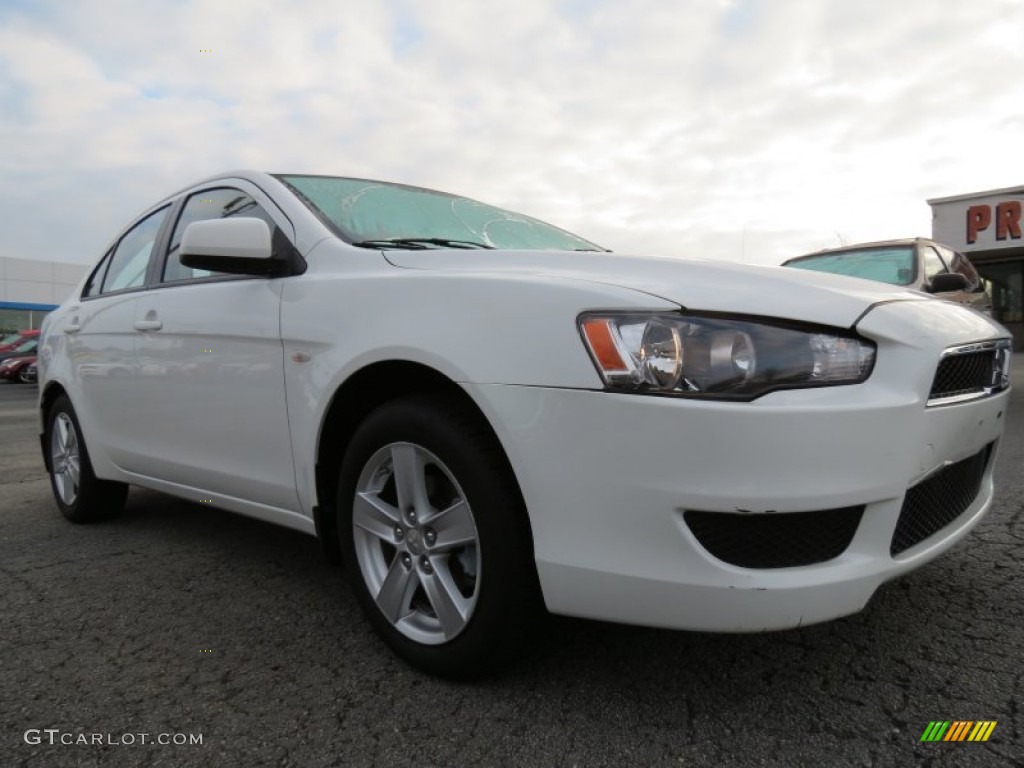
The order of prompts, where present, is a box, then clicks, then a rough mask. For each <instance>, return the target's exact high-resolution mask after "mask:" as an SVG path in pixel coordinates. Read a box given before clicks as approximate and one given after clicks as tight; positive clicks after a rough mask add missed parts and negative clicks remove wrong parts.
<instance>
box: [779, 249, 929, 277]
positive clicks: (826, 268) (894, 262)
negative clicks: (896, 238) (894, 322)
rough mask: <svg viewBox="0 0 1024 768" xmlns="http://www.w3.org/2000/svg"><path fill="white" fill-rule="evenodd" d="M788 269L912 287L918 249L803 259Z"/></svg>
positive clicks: (794, 262) (830, 255)
mask: <svg viewBox="0 0 1024 768" xmlns="http://www.w3.org/2000/svg"><path fill="white" fill-rule="evenodd" d="M784 266H787V267H796V268H797V269H810V270H813V271H815V272H831V273H832V274H835V275H849V276H850V277H862V278H864V279H865V280H875V281H877V282H880V283H889V284H890V285H910V284H911V283H912V282H914V278H915V274H914V272H915V270H914V246H913V245H900V246H889V247H885V248H865V249H863V250H854V251H839V252H837V253H823V254H821V255H819V256H803V257H801V258H799V259H794V260H793V261H789V262H786V264H785V265H784Z"/></svg>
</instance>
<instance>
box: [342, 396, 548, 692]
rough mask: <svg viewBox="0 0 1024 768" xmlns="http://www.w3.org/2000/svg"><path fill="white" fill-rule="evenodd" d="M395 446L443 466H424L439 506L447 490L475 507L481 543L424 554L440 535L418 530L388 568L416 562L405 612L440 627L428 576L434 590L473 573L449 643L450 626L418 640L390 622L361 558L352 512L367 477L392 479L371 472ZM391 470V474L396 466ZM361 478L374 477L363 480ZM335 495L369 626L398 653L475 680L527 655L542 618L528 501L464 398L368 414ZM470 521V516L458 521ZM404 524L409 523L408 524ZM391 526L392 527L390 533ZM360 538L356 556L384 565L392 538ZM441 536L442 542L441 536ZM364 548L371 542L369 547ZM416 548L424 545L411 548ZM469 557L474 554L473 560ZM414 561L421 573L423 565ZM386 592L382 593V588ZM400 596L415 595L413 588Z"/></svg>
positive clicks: (404, 402)
mask: <svg viewBox="0 0 1024 768" xmlns="http://www.w3.org/2000/svg"><path fill="white" fill-rule="evenodd" d="M396 443H401V444H409V445H412V446H413V449H411V450H420V451H425V452H428V453H429V454H432V455H433V457H434V458H436V459H437V460H438V461H439V462H440V463H441V467H442V468H441V469H439V468H438V466H436V465H432V464H427V465H426V468H425V469H424V471H423V473H422V474H423V475H424V477H426V478H427V480H426V485H425V487H431V488H433V489H434V490H433V491H431V492H430V493H433V494H434V495H435V496H436V497H437V498H438V499H440V498H442V497H443V495H444V492H443V491H439V490H437V489H438V488H439V487H441V486H442V485H444V486H445V487H446V488H448V489H449V490H451V491H452V492H453V494H454V495H452V496H448V497H446V498H448V499H459V498H462V499H463V500H464V501H465V502H467V503H468V506H469V515H468V516H471V518H472V520H473V524H474V525H475V534H476V539H475V543H474V544H473V545H470V546H469V549H463V550H462V551H461V552H459V551H457V552H454V553H449V554H444V553H436V552H435V551H432V550H431V549H430V547H424V544H425V543H426V542H428V539H429V537H430V536H431V534H434V532H433V531H432V530H430V529H429V527H424V528H421V529H418V530H419V533H417V534H413V533H412V531H413V527H414V526H413V527H410V528H408V534H407V535H406V536H404V543H403V544H401V545H399V544H395V545H394V546H395V547H398V546H402V547H407V549H406V550H405V551H404V553H402V552H400V551H399V550H398V549H395V550H394V552H393V555H392V560H391V568H392V569H393V568H395V567H397V566H398V564H399V562H400V556H405V555H409V559H410V560H411V561H412V562H413V564H412V565H411V566H406V572H407V573H409V572H415V573H414V574H413V577H414V580H415V581H416V583H417V584H418V586H415V587H413V588H414V589H416V590H419V591H418V592H416V593H415V594H414V595H413V596H412V597H408V598H402V600H403V601H408V602H409V604H410V607H409V609H408V610H409V613H407V614H405V615H406V616H407V617H409V616H412V618H413V619H417V618H418V619H422V620H423V621H425V622H430V621H435V622H437V624H438V627H439V628H440V627H441V625H442V624H443V622H442V620H441V618H440V613H439V612H438V611H436V610H434V606H435V605H436V602H435V598H434V597H432V596H429V595H428V592H427V590H426V581H424V580H425V579H427V580H429V579H430V578H431V576H430V574H432V573H436V576H437V581H436V582H435V584H438V583H441V582H442V581H443V579H442V578H441V577H442V575H443V574H442V572H444V574H446V575H447V579H448V582H447V583H449V584H454V580H453V579H454V577H453V576H452V573H453V572H456V571H458V572H459V576H460V577H461V578H462V579H463V580H465V579H466V578H467V572H469V573H470V576H469V577H468V578H469V579H470V580H471V581H472V583H473V587H472V597H470V598H469V599H470V600H474V601H475V603H474V604H473V607H472V609H471V612H469V614H468V619H466V620H465V621H464V624H463V625H462V627H461V629H459V630H458V632H457V634H454V636H451V637H450V639H449V637H448V632H447V628H444V629H443V634H444V639H443V641H440V640H438V639H437V638H435V639H434V640H433V641H432V642H423V641H418V640H416V639H413V638H411V637H410V636H408V634H407V633H406V632H403V631H400V630H399V629H398V628H397V627H396V623H400V622H395V623H393V622H392V620H391V619H389V618H388V617H387V616H385V613H384V610H383V609H382V608H380V607H378V605H377V602H376V601H375V599H374V596H373V594H371V587H370V586H369V585H368V584H367V576H366V574H365V573H364V571H363V568H362V566H361V564H360V560H359V556H357V541H356V539H357V534H356V533H355V527H354V525H353V508H354V502H355V498H356V491H357V489H358V488H360V486H359V483H360V478H361V477H364V481H363V482H364V483H365V482H366V481H365V477H367V476H368V477H382V476H385V475H386V474H387V472H386V471H385V472H384V473H383V474H381V473H377V474H374V473H373V472H372V471H371V466H378V465H377V464H376V462H378V461H380V457H381V456H382V455H384V456H389V455H391V456H393V454H390V453H388V452H389V451H392V450H394V448H393V445H394V444H396ZM389 446H391V447H389ZM384 461H385V462H386V461H387V459H385V460H384ZM391 467H392V469H393V467H394V464H393V463H392V464H391ZM364 471H365V473H368V474H366V475H364ZM445 472H448V473H450V476H451V478H453V479H454V481H455V484H454V485H453V484H451V483H449V481H448V480H446V479H445V477H447V475H443V473H445ZM394 477H395V475H394V472H392V475H391V478H392V479H391V480H388V481H385V482H392V483H393V482H394ZM392 487H395V486H394V485H393V486H392ZM338 488H339V491H338V499H337V504H336V507H335V508H336V509H337V510H338V512H337V514H338V521H337V522H338V526H337V528H338V537H339V540H340V544H341V551H342V557H343V559H344V562H345V568H346V572H347V573H348V575H349V579H350V581H351V583H352V588H353V591H354V593H355V596H356V598H357V600H358V602H359V604H360V606H361V607H362V609H363V611H364V612H365V614H366V616H367V617H368V619H369V621H370V623H371V625H372V626H373V627H374V629H375V630H376V631H377V633H378V634H379V635H380V636H381V637H382V638H383V639H384V641H385V642H386V643H387V644H388V645H389V646H390V647H391V649H392V650H393V651H394V652H395V653H396V654H397V655H398V656H400V657H401V658H402V659H404V660H405V661H406V662H408V663H409V664H411V665H412V666H414V667H416V668H418V669H420V670H422V671H424V672H427V673H429V674H432V675H437V676H440V677H446V678H452V679H470V678H479V677H482V676H486V675H489V674H493V673H495V672H498V671H500V670H501V669H503V668H504V667H506V666H508V665H509V664H510V663H511V662H512V661H514V660H515V659H516V658H517V657H518V656H520V655H521V654H522V652H523V651H524V650H525V649H526V648H527V646H528V640H529V636H530V634H531V630H532V629H533V628H534V627H535V626H536V623H537V619H538V618H540V617H541V616H542V615H543V611H542V602H541V600H540V591H539V587H538V583H537V575H536V565H535V562H534V559H533V544H532V537H531V533H530V528H529V521H528V518H527V514H526V509H525V505H524V504H523V500H522V495H521V493H520V491H519V487H518V485H517V484H516V481H515V478H514V476H513V475H512V472H511V469H510V467H509V466H508V462H507V460H506V459H505V455H504V453H503V451H502V450H501V447H500V445H498V443H497V440H496V439H495V438H494V435H493V433H492V432H491V431H490V429H489V428H488V426H487V425H486V424H485V423H482V422H481V419H480V417H479V416H478V415H476V414H473V413H470V412H469V410H468V409H467V408H466V407H465V406H464V405H462V404H461V403H460V402H459V401H458V400H457V399H455V398H453V397H450V396H446V395H428V396H417V397H410V398H405V399H401V400H395V401H392V402H390V403H386V404H385V405H383V406H381V407H380V408H378V409H377V410H375V411H374V412H373V413H371V414H370V415H369V416H368V417H367V418H366V419H365V420H364V421H363V423H362V424H361V425H360V426H359V427H358V429H357V430H356V432H355V434H354V435H353V437H352V441H351V443H350V444H349V447H348V450H347V451H346V453H345V457H344V459H343V461H342V466H341V473H340V479H339V483H338ZM386 488H387V486H386V485H385V487H384V490H382V491H380V493H381V499H383V498H384V494H385V493H387V490H386ZM363 489H364V490H365V485H364V486H363ZM395 493H396V495H395V496H394V498H395V499H397V490H396V492H395ZM451 503H452V501H445V502H443V503H440V502H439V503H437V504H436V505H435V502H434V500H433V498H431V499H430V500H429V509H432V510H434V512H433V513H431V512H429V511H428V512H427V513H425V516H424V518H423V521H424V522H423V525H424V526H429V521H430V520H434V519H436V518H431V517H429V515H430V514H436V510H438V509H444V508H447V507H449V506H450V505H451ZM397 506H398V505H397V502H396V504H395V508H394V509H393V510H392V511H397V514H398V515H399V516H401V511H400V510H397ZM468 516H467V515H465V514H464V513H463V514H462V515H460V519H461V520H464V519H466V518H467V517H468ZM382 520H383V518H382ZM401 522H402V524H404V523H405V522H408V521H407V520H404V519H403V520H402V521H401ZM387 524H388V523H387V522H386V521H385V526H386V525H387ZM384 530H387V528H386V527H385V529H384ZM461 530H463V529H462V528H460V531H461ZM358 535H359V536H360V537H361V539H360V541H361V542H363V544H361V545H359V546H360V550H359V551H360V552H362V553H363V558H364V561H365V560H366V558H367V557H369V558H371V559H373V558H378V557H379V558H384V561H386V559H387V558H388V554H387V550H388V548H389V547H390V546H391V545H390V544H388V543H386V540H385V539H383V538H382V539H379V540H378V538H375V537H376V536H378V535H379V534H373V535H372V536H371V535H367V534H365V533H362V529H361V530H360V534H358ZM434 535H435V539H436V537H437V536H438V534H434ZM367 541H369V542H370V544H366V542H367ZM398 541H402V539H399V540H398ZM416 541H418V542H419V544H418V545H417V548H416V549H413V546H414V543H415V542H416ZM375 544H379V550H378V551H379V554H377V553H374V554H371V555H367V554H366V552H367V551H371V552H372V551H373V550H372V547H373V546H374V545H375ZM367 546H369V547H370V550H368V549H367ZM439 546H440V544H439ZM421 547H424V548H425V550H426V551H425V553H424V554H418V552H422V551H423V550H422V549H420V548H421ZM470 550H471V554H470V555H469V556H468V557H466V552H467V551H470ZM426 556H430V557H429V558H428V560H431V561H433V563H434V566H435V567H436V571H435V570H433V569H432V568H431V566H430V564H429V563H428V564H426V565H422V560H423V558H424V557H426ZM435 558H436V559H435ZM464 562H469V564H470V566H469V567H468V568H467V567H464V566H463V563H464ZM416 563H420V564H421V566H422V567H420V568H418V567H417V565H416ZM422 568H427V570H426V571H423V570H422ZM389 573H390V571H389ZM434 589H435V590H436V589H437V587H436V586H435V587H434ZM380 591H381V593H383V588H381V590H380ZM403 594H409V592H408V590H405V591H403ZM435 594H436V592H435ZM416 595H419V596H420V597H419V604H420V606H421V607H420V608H419V609H418V610H417V609H416V600H417V597H416ZM431 616H432V617H433V618H431Z"/></svg>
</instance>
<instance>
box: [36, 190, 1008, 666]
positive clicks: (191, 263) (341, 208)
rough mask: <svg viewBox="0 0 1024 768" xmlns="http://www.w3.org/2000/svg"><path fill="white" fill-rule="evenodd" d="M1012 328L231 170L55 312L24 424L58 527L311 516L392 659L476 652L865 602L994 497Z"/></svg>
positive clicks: (551, 230)
mask: <svg viewBox="0 0 1024 768" xmlns="http://www.w3.org/2000/svg"><path fill="white" fill-rule="evenodd" d="M1009 344H1010V342H1009V334H1008V333H1007V331H1006V330H1005V329H1004V328H1002V327H1001V326H999V325H998V324H996V323H995V322H993V321H992V320H990V319H988V318H986V317H984V316H982V315H981V314H979V313H977V312H974V311H972V310H970V309H966V308H963V307H959V306H954V305H950V304H948V303H946V302H942V301H937V300H935V299H933V298H930V297H928V296H926V295H924V294H920V293H917V292H913V291H907V290H903V289H899V288H895V287H889V286H884V285H881V284H877V283H871V282H867V281H861V280H857V279H851V278H846V277H839V276H834V275H826V274H814V273H808V272H803V271H799V270H790V269H781V268H774V267H772V268H755V267H750V266H741V265H736V264H725V263H712V262H700V261H682V260H674V259H657V258H642V257H636V256H618V255H613V254H611V253H609V252H607V251H605V250H604V249H602V248H600V247H598V246H596V245H594V244H593V243H591V242H588V241H586V240H584V239H582V238H580V237H577V236H575V235H572V234H569V233H568V232H565V231H564V230H560V229H557V228H555V227H552V226H550V225H548V224H544V223H543V222H540V221H537V220H535V219H531V218H529V217H526V216H522V215H519V214H516V213H511V212H509V211H504V210H501V209H498V208H495V207H492V206H489V205H484V204H482V203H478V202H475V201H473V200H469V199H466V198H462V197H457V196H452V195H448V194H443V193H440V192H433V191H430V190H426V189H419V188H414V187H409V186H403V185H397V184H390V183H385V182H378V181H366V180H361V179H351V178H336V177H324V176H309V175H288V174H281V175H271V174H266V173H258V172H234V173H229V174H225V175H220V176H215V177H212V178H208V179H205V180H204V181H201V182H199V183H197V184H194V185H192V186H190V187H188V188H186V189H182V190H180V191H178V192H176V193H174V194H173V195H171V196H170V197H167V198H165V199H164V200H162V201H161V202H159V203H157V204H156V205H154V206H152V207H150V208H149V209H147V210H146V211H144V212H143V213H142V214H141V215H140V216H138V217H137V218H136V219H135V220H134V221H133V222H132V223H131V224H130V225H129V226H128V227H127V228H125V230H124V231H123V232H121V233H120V234H119V235H118V236H117V238H116V239H115V240H114V241H113V242H112V243H111V245H110V247H109V249H108V250H107V252H106V254H105V255H104V256H103V257H102V258H101V259H100V260H99V262H98V263H97V265H96V267H95V269H93V270H92V271H91V273H90V274H89V275H88V277H87V278H86V279H85V280H84V281H83V283H82V284H81V285H80V286H79V287H78V289H77V290H76V291H75V294H74V296H73V297H72V298H71V299H70V300H69V301H67V302H65V303H64V304H63V305H62V306H61V307H60V308H59V309H58V310H56V311H55V312H53V313H52V314H51V315H50V316H49V317H48V318H47V320H46V324H45V328H44V331H43V341H42V348H41V353H40V357H39V360H40V362H39V381H40V416H41V433H42V435H41V439H42V448H43V455H44V457H45V461H46V466H47V468H48V470H49V472H50V476H51V478H52V485H53V491H54V496H55V498H56V502H57V505H58V506H59V507H60V509H61V511H62V512H63V513H64V515H66V516H67V517H68V518H69V519H70V520H72V521H74V522H88V521H93V520H97V519H100V518H104V517H107V516H109V515H112V514H116V513H117V512H118V511H119V510H120V509H121V507H122V506H123V504H124V501H125V496H126V493H127V488H128V485H129V484H134V485H138V486H144V487H147V488H152V489H156V490H159V491H164V492H167V493H170V494H174V495H176V496H180V497H182V498H185V499H191V500H193V501H196V502H200V503H203V504H207V505H211V506H216V507H220V508H222V509H226V510H231V511H234V512H239V513H242V514H245V515H250V516H252V517H256V518H259V519H261V520H267V521H270V522H273V523H279V524H281V525H285V526H288V527H290V528H294V529H297V530H299V531H304V532H306V533H309V534H311V535H315V536H317V537H319V539H320V541H321V542H322V544H323V548H324V551H325V553H326V554H327V556H328V557H329V558H331V559H341V560H343V561H344V562H345V564H346V567H347V569H348V573H349V574H350V576H351V581H352V584H353V590H354V592H355V594H356V596H357V597H358V599H359V602H360V603H361V605H362V607H363V608H364V610H365V612H366V615H367V616H368V618H369V620H370V622H371V623H372V625H373V626H374V627H375V628H376V630H377V631H378V632H379V633H380V634H381V636H382V637H383V638H384V640H385V641H386V642H387V643H388V644H389V645H390V646H391V647H392V648H393V649H394V650H395V651H396V652H397V653H398V654H399V655H400V656H402V657H403V658H405V659H406V660H407V661H409V662H410V663H412V664H414V665H416V666H417V667H419V668H421V669H424V670H426V671H429V672H431V673H434V674H439V675H447V676H453V677H458V676H471V675H478V674H482V673H487V672H489V671H493V670H495V669H498V668H500V667H501V666H502V665H503V664H505V663H507V662H508V661H509V660H510V659H511V658H513V657H514V656H515V654H516V653H517V652H518V651H519V650H520V649H521V648H522V647H523V646H524V643H525V641H526V639H527V637H528V635H529V632H530V629H531V627H532V626H533V625H535V624H536V621H535V619H536V617H537V614H538V611H541V610H543V609H544V608H545V607H546V608H547V610H549V611H552V612H555V613H560V614H569V615H574V616H583V617H590V618H595V619H604V620H610V621H620V622H629V623H635V624H643V625H651V626H661V627H673V628H679V629H695V630H712V631H727V632H759V631H762V630H765V629H782V628H786V627H795V626H799V625H801V624H809V623H813V622H820V621H825V620H828V619H832V618H835V617H838V616H843V615H846V614H850V613H853V612H856V611H859V610H860V609H862V608H863V607H864V606H865V604H866V603H867V602H868V600H869V599H870V598H871V596H872V594H873V593H874V592H875V590H876V589H877V587H878V586H879V585H880V584H881V583H882V582H884V581H886V580H888V579H891V578H893V577H895V576H897V575H899V574H901V573H905V572H906V571H909V570H911V569H913V568H916V567H918V566H920V565H922V564H923V563H925V562H927V561H928V560H930V559H931V558H933V557H935V556H936V555H938V554H940V553H941V552H943V551H944V550H946V549H948V548H949V547H951V546H952V545H953V544H954V543H956V542H957V541H959V540H960V539H962V538H963V537H964V536H965V535H966V534H967V532H968V531H969V530H970V529H971V528H972V527H973V526H974V525H975V524H976V523H977V522H978V521H979V519H980V518H981V517H982V516H983V515H984V514H985V513H986V511H987V510H988V509H989V507H990V505H991V503H992V496H993V486H992V467H993V463H994V457H995V454H996V452H997V450H998V447H999V441H1000V436H1001V433H1002V430H1003V423H1004V421H1005V418H1004V414H1005V410H1006V406H1007V400H1008V389H1009V383H1008V371H1009V359H1010V352H1009Z"/></svg>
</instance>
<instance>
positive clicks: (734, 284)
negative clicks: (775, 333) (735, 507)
mask: <svg viewBox="0 0 1024 768" xmlns="http://www.w3.org/2000/svg"><path fill="white" fill-rule="evenodd" d="M384 256H385V258H387V260H388V261H389V262H390V263H391V264H393V265H395V266H396V267H402V268H405V269H423V270H434V271H451V272H472V273H478V274H528V275H538V276H547V277H557V278H564V279H572V280H584V281H589V282H596V283H603V284H608V285H617V286H622V287H624V288H629V289H632V290H636V291H641V292H643V293H647V294H651V295H652V296H657V297H659V298H662V299H667V300H669V301H672V302H675V303H677V304H679V305H681V306H682V307H683V308H684V309H688V310H692V311H703V312H729V313H742V314H747V315H763V316H769V317H782V318H789V319H792V320H801V321H804V322H811V323H822V324H826V325H833V326H840V327H850V326H852V325H853V324H854V323H855V322H856V321H857V319H858V318H859V317H860V316H861V315H862V314H864V312H865V311H866V310H867V309H868V308H870V307H871V306H872V305H874V304H878V303H880V302H890V301H930V300H931V297H929V296H927V295H925V294H922V293H918V292H917V291H909V290H906V289H902V288H897V287H895V286H890V285H885V284H883V283H876V282H873V281H870V280H861V279H858V278H851V277H844V276H839V275H831V274H827V273H823V272H809V271H804V270H797V269H784V268H782V267H761V266H753V265H749V264H737V263H732V262H720V261H699V260H690V259H685V260H684V259H670V258H661V257H651V256H626V255H620V254H612V253H590V252H585V253H578V252H562V251H502V250H454V249H453V250H447V249H446V250H436V251H393V250H392V251H385V252H384ZM595 309H597V308H596V307H595ZM607 309H611V307H607Z"/></svg>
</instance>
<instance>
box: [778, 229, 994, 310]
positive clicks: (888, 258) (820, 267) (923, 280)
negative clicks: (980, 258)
mask: <svg viewBox="0 0 1024 768" xmlns="http://www.w3.org/2000/svg"><path fill="white" fill-rule="evenodd" d="M782 266H784V267H796V268H797V269H809V270H814V271H816V272H831V273H833V274H836V275H848V276H850V277H862V278H864V279H865V280H876V281H878V282H881V283H889V284H890V285H900V286H904V287H906V288H913V289H914V290H918V291H924V292H925V293H934V294H936V295H937V296H938V297H939V298H941V299H945V300H947V301H953V302H956V303H957V304H965V305H967V306H969V307H973V308H974V309H977V310H980V311H982V312H984V313H985V314H987V315H991V313H992V299H991V297H990V296H989V295H988V294H987V293H985V289H984V285H983V284H982V280H981V277H980V276H979V275H978V271H977V270H976V269H975V268H974V265H973V264H971V262H970V260H969V259H968V258H967V257H966V256H964V255H963V254H962V253H959V252H958V251H954V250H953V249H952V248H950V247H949V246H948V245H943V244H942V243H937V242H935V241H934V240H929V239H927V238H924V237H916V238H910V239H906V240H883V241H880V242H877V243H861V244H859V245H849V246H844V247H842V248H828V249H826V250H823V251H818V252H817V253H811V254H808V255H806V256H798V257H796V258H794V259H789V260H788V261H786V262H783V264H782Z"/></svg>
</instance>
